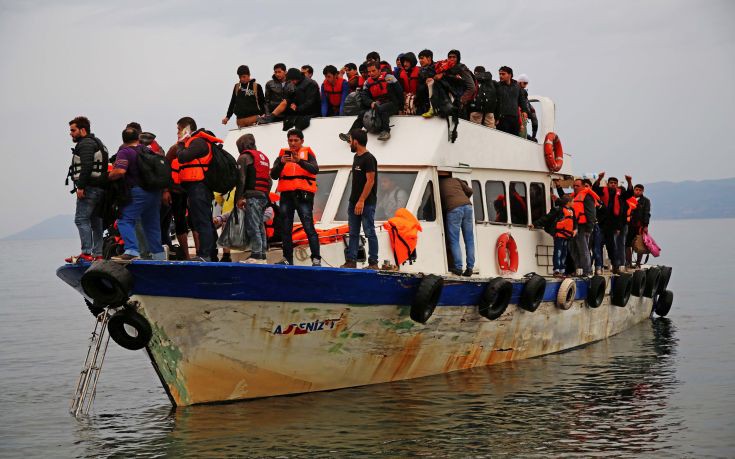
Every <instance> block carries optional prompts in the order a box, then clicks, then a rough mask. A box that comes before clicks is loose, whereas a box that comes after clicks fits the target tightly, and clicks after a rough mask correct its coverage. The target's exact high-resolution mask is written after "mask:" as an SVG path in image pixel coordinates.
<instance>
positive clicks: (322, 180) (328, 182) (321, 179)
mask: <svg viewBox="0 0 735 459" xmlns="http://www.w3.org/2000/svg"><path fill="white" fill-rule="evenodd" d="M336 177H337V171H323V172H319V173H318V174H317V175H316V186H317V189H316V194H314V223H317V222H320V221H321V220H322V215H323V214H324V208H325V207H326V206H327V200H328V199H329V193H331V192H332V185H334V179H335V178H336ZM294 221H295V222H301V219H299V214H298V212H295V213H294Z"/></svg>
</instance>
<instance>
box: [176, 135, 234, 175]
mask: <svg viewBox="0 0 735 459" xmlns="http://www.w3.org/2000/svg"><path fill="white" fill-rule="evenodd" d="M194 139H204V140H205V141H206V142H207V148H208V149H209V151H208V152H207V154H206V155H205V156H203V157H201V158H196V159H193V160H191V161H188V162H185V163H182V162H179V180H181V181H182V182H201V181H202V180H204V173H205V172H206V171H207V169H209V163H210V162H211V161H212V144H213V143H222V142H223V140H222V139H218V138H217V137H215V136H213V135H211V134H207V133H206V132H204V130H202V129H200V130H198V131H196V132H195V133H194V134H192V135H191V137H189V138H188V139H186V142H184V148H189V145H191V142H193V141H194Z"/></svg>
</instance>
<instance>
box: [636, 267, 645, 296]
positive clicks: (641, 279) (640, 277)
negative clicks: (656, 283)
mask: <svg viewBox="0 0 735 459" xmlns="http://www.w3.org/2000/svg"><path fill="white" fill-rule="evenodd" d="M645 281H646V272H645V271H642V270H640V269H639V270H638V271H636V272H634V273H633V295H635V296H643V284H644V283H645Z"/></svg>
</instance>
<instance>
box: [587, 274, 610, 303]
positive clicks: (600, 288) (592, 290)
mask: <svg viewBox="0 0 735 459" xmlns="http://www.w3.org/2000/svg"><path fill="white" fill-rule="evenodd" d="M605 287H607V283H606V282H605V278H604V277H602V276H592V279H590V286H589V289H588V290H587V305H588V306H589V307H591V308H598V307H600V305H601V304H602V301H603V300H604V299H605Z"/></svg>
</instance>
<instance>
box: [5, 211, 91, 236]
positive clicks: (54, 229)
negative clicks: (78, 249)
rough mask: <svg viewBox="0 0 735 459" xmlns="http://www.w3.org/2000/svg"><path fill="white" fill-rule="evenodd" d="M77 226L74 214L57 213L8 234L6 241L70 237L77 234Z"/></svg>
mask: <svg viewBox="0 0 735 459" xmlns="http://www.w3.org/2000/svg"><path fill="white" fill-rule="evenodd" d="M78 234H79V233H78V232H77V227H76V225H74V216H73V215H56V216H54V217H51V218H47V219H46V220H43V221H41V222H39V223H36V224H35V225H33V226H30V227H28V228H26V229H24V230H22V231H18V232H17V233H15V234H11V235H10V236H6V237H4V238H3V240H6V241H22V240H41V239H69V238H73V237H75V236H77V235H78Z"/></svg>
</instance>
